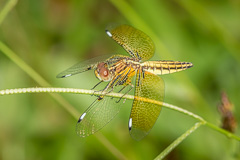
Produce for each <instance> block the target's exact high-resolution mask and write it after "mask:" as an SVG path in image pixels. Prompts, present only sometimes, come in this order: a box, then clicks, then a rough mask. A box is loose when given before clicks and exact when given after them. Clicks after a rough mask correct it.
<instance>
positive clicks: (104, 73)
mask: <svg viewBox="0 0 240 160" xmlns="http://www.w3.org/2000/svg"><path fill="white" fill-rule="evenodd" d="M99 74H100V75H101V77H108V75H109V70H108V69H107V68H101V69H100V72H99Z"/></svg>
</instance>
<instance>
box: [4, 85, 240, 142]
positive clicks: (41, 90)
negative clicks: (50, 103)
mask: <svg viewBox="0 0 240 160" xmlns="http://www.w3.org/2000/svg"><path fill="white" fill-rule="evenodd" d="M21 93H73V94H87V95H96V96H98V95H101V94H104V93H105V92H96V91H94V90H87V89H77V88H17V89H6V90H0V95H10V94H21ZM106 96H110V97H117V98H121V97H122V98H125V99H130V100H133V99H134V98H135V99H138V98H139V99H141V101H144V102H148V103H154V104H157V105H160V106H163V107H166V108H169V109H172V110H175V111H178V112H180V113H183V114H185V115H188V116H190V117H192V118H194V119H196V120H198V121H200V122H201V123H203V124H204V125H206V126H208V127H210V128H212V129H213V130H216V131H218V132H220V133H222V134H224V135H226V136H227V137H229V138H233V139H236V140H238V141H240V137H239V136H236V135H234V134H232V133H230V132H228V131H226V130H224V129H222V128H219V127H218V126H216V125H214V124H212V123H209V122H207V121H206V120H205V119H203V118H202V117H200V116H198V115H196V114H194V113H192V112H189V111H187V110H185V109H183V108H180V107H177V106H174V105H172V104H168V103H163V102H160V101H156V100H152V99H148V98H144V97H136V96H135V97H134V96H132V95H123V94H121V93H108V94H107V95H106Z"/></svg>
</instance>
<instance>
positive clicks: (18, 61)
mask: <svg viewBox="0 0 240 160" xmlns="http://www.w3.org/2000/svg"><path fill="white" fill-rule="evenodd" d="M0 51H2V52H3V53H4V54H5V55H6V56H7V57H9V59H11V60H12V61H13V62H14V63H15V64H17V65H18V66H19V67H20V68H21V69H22V70H23V71H24V72H26V73H27V74H28V75H29V77H31V78H32V79H34V80H35V81H36V82H37V83H38V84H39V85H40V86H50V84H49V83H48V82H47V81H46V80H45V79H44V78H42V76H41V75H39V74H38V73H37V72H36V71H35V70H34V69H32V68H31V67H30V66H29V65H27V64H26V63H25V62H24V61H23V60H22V59H21V58H20V57H18V56H17V55H16V54H15V53H14V52H13V51H12V50H11V49H9V48H8V47H7V46H6V45H5V44H3V43H2V42H1V41H0ZM46 92H47V93H51V92H48V91H46ZM26 93H28V91H26ZM0 95H1V94H0ZM50 96H52V97H53V98H54V99H55V100H56V102H57V103H59V104H60V105H61V106H62V107H63V108H64V109H66V110H67V112H69V113H70V114H71V115H72V116H73V117H74V118H75V119H78V118H79V117H78V116H79V115H80V114H79V112H78V111H77V110H76V109H75V108H74V107H73V106H72V105H71V104H70V103H69V102H68V101H66V100H65V99H64V98H63V97H62V96H61V95H58V94H50ZM98 138H101V137H98ZM99 141H100V142H103V145H104V146H105V147H106V148H107V149H108V150H109V151H110V152H111V153H112V154H113V155H114V156H115V157H116V158H117V159H121V157H124V155H123V154H122V153H121V152H120V151H118V154H115V153H116V150H118V149H117V148H116V147H114V146H113V145H112V146H111V147H109V145H108V143H110V142H108V143H105V142H106V141H107V139H106V140H99ZM119 154H121V155H122V156H121V157H118V156H119Z"/></svg>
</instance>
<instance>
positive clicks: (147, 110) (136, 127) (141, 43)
mask: <svg viewBox="0 0 240 160" xmlns="http://www.w3.org/2000/svg"><path fill="white" fill-rule="evenodd" d="M106 33H107V35H108V36H109V37H110V38H112V39H113V40H114V41H115V42H117V43H118V44H119V45H120V46H122V47H123V48H124V50H125V51H126V52H127V53H128V54H129V55H130V56H124V55H113V56H101V57H95V58H93V59H90V60H87V61H84V62H80V63H77V64H75V65H74V66H72V67H70V68H68V69H67V70H65V71H63V72H61V73H60V74H58V75H57V78H65V77H70V76H73V75H76V74H79V73H82V72H85V71H89V70H94V73H95V76H96V77H97V78H98V79H99V83H98V84H100V83H102V82H108V83H107V85H106V86H105V87H104V88H103V89H102V90H99V91H97V92H99V93H100V96H98V97H97V99H96V100H95V101H94V102H93V103H92V104H91V105H90V106H89V107H88V108H87V109H86V111H85V112H84V113H83V114H82V115H81V116H80V118H79V120H78V122H77V125H76V132H77V134H78V135H79V136H80V137H87V136H89V135H92V134H94V133H96V132H97V131H99V130H100V129H102V128H103V127H104V126H105V125H106V124H108V123H109V122H110V121H111V120H112V119H113V118H114V117H115V116H116V115H117V114H118V113H119V111H120V109H121V108H122V105H123V103H124V102H125V100H126V99H124V95H126V94H128V93H129V92H130V91H132V90H134V100H133V102H132V108H131V114H130V118H129V122H128V128H129V132H130V135H131V137H132V138H133V139H135V140H137V141H139V140H141V139H142V138H144V137H145V136H146V135H148V134H149V132H150V130H151V129H152V127H153V126H154V124H155V122H156V120H157V119H158V117H159V114H160V112H161V109H162V104H163V100H164V81H163V79H162V78H161V77H160V76H158V75H164V74H170V73H174V72H179V71H183V70H186V69H188V68H191V67H192V66H193V64H192V63H191V62H180V61H172V60H158V61H148V60H149V59H150V58H151V57H152V56H153V55H154V52H155V46H154V43H153V41H152V40H151V38H150V37H149V36H148V35H147V34H145V33H144V32H142V31H140V30H138V29H136V28H134V27H132V26H129V25H117V26H111V27H108V28H107V29H106ZM98 84H97V85H95V86H94V88H95V87H96V86H98ZM112 92H117V93H122V94H123V96H122V97H121V98H116V97H111V96H107V95H108V94H109V93H112ZM144 98H145V99H151V100H155V101H158V102H159V103H158V104H155V103H151V102H150V101H149V102H148V101H144Z"/></svg>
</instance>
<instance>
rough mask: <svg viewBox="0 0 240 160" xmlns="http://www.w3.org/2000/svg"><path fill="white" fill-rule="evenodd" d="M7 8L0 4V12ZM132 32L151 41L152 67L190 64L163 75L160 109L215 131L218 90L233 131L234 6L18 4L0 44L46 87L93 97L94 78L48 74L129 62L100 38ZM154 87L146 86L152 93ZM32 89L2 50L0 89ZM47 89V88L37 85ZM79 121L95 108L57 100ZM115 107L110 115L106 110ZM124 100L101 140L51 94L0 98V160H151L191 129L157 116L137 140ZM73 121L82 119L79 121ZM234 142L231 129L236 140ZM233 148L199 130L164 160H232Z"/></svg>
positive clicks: (238, 52) (238, 88) (238, 38)
mask: <svg viewBox="0 0 240 160" xmlns="http://www.w3.org/2000/svg"><path fill="white" fill-rule="evenodd" d="M7 2H8V1H7V0H0V11H1V10H2V9H3V8H4V6H5V4H6V3H7ZM111 23H118V24H130V25H132V26H134V27H136V28H138V29H140V30H142V31H144V32H145V33H146V34H148V35H149V36H150V37H152V39H153V41H154V43H155V45H156V53H155V56H154V57H153V58H152V60H178V61H187V62H192V63H193V64H194V67H193V68H191V69H189V70H186V71H184V72H179V73H174V74H171V75H164V76H162V78H163V79H164V81H165V102H167V103H171V104H174V105H177V106H179V107H182V108H184V109H187V110H189V111H191V112H193V113H196V114H198V115H200V116H202V117H203V118H205V119H206V120H207V121H209V122H211V123H213V124H216V125H221V116H220V114H219V113H218V110H217V106H218V105H219V104H220V102H221V92H222V91H225V92H226V94H227V95H228V97H229V99H230V101H231V102H232V103H233V104H234V106H235V108H234V110H233V113H234V115H235V118H236V120H237V121H238V122H240V116H239V115H240V114H239V113H240V107H239V106H240V101H239V97H240V71H239V68H240V2H239V1H237V0H219V1H213V0H212V1H209V0H203V1H194V0H192V1H188V0H181V1H179V0H151V1H146V0H130V1H126V0H109V1H104V0H102V1H99V0H88V1H87V0H41V1H38V0H20V1H19V2H18V3H17V4H16V6H15V7H14V8H13V10H11V12H10V13H9V14H8V15H7V17H5V20H4V21H3V22H2V24H1V26H0V40H1V42H3V43H4V44H5V45H7V46H8V47H9V48H10V49H11V50H13V52H14V53H16V54H17V56H19V57H20V58H21V59H22V60H23V61H24V62H25V63H27V64H28V65H29V66H31V67H32V68H33V69H34V70H35V71H36V72H37V73H39V74H40V75H41V76H42V77H43V78H44V79H46V80H47V81H48V82H49V83H50V84H51V86H53V87H73V88H82V89H91V87H93V86H94V85H95V84H96V83H97V82H98V80H97V79H96V78H95V76H94V74H93V71H89V72H86V73H82V74H79V75H76V76H73V77H71V78H66V79H57V78H56V75H57V74H58V73H59V72H61V71H63V70H65V69H66V68H68V67H70V66H71V65H73V64H75V63H77V62H80V61H82V60H86V59H89V58H92V57H95V56H99V55H104V54H112V53H113V54H115V53H118V54H124V55H127V53H126V52H125V51H124V50H123V49H122V48H121V47H120V46H118V45H117V44H116V43H115V42H114V41H113V40H112V39H110V38H109V37H107V35H106V34H105V32H104V30H105V27H106V26H107V25H108V24H111ZM153 85H154V84H153ZM36 86H40V84H39V83H37V82H36V81H35V80H34V79H33V78H32V77H31V76H29V75H28V74H26V72H25V71H24V70H22V69H21V68H20V67H19V66H18V65H17V64H16V63H14V62H13V61H11V60H10V59H9V58H8V57H7V56H6V55H5V54H3V52H2V51H0V89H8V88H24V87H36ZM44 87H47V86H44ZM61 96H62V97H63V98H64V99H66V100H67V101H68V102H69V104H71V105H72V106H73V107H74V108H75V109H76V110H77V111H78V112H79V113H83V111H84V110H85V109H86V108H87V107H88V106H89V105H90V104H91V103H92V101H93V100H94V99H95V98H94V97H91V96H89V95H74V94H61ZM113 107H114V106H113ZM130 110H131V101H127V103H126V105H124V107H123V108H122V110H121V112H120V113H119V115H118V116H117V117H116V118H115V119H114V120H113V121H112V122H111V123H109V124H108V125H107V126H106V127H104V128H103V129H102V130H101V131H100V132H99V133H97V134H96V136H95V135H93V136H90V137H89V138H87V139H81V138H79V137H78V136H77V135H76V133H75V125H76V122H77V119H76V118H75V117H73V115H72V114H70V112H68V111H67V110H66V109H64V108H63V107H62V106H61V105H60V104H59V103H58V102H57V101H56V100H54V99H53V98H52V97H51V96H50V95H49V94H46V93H42V94H21V95H9V96H1V97H0V159H2V160H10V159H19V160H23V159H59V160H64V159H72V160H73V159H154V158H155V157H156V156H157V155H158V154H160V153H161V151H163V150H164V149H165V148H166V147H167V146H168V145H169V144H171V143H172V142H173V141H174V140H175V139H176V138H178V137H179V136H180V135H181V134H183V133H184V132H185V131H186V130H188V129H189V128H191V127H192V126H193V125H194V123H196V120H195V119H193V118H191V117H188V116H186V115H183V114H182V113H179V112H176V111H172V110H169V109H167V108H163V109H162V112H161V115H160V117H159V119H158V121H157V122H156V124H155V126H154V128H153V129H152V131H151V132H150V134H149V135H148V136H146V137H145V138H144V139H143V140H142V141H140V142H136V141H134V140H133V139H131V137H130V135H129V133H128V127H127V126H128V118H129V115H130ZM79 116H80V115H79ZM235 134H237V135H240V130H239V129H238V128H237V129H236V133H235ZM239 151H240V147H239V142H237V141H236V140H233V139H229V138H227V137H226V136H224V135H222V134H220V133H219V132H216V131H214V130H212V129H210V128H208V127H206V126H203V127H200V128H199V129H198V130H197V131H196V132H194V133H193V134H191V135H190V136H189V137H188V138H187V139H185V140H184V141H183V143H181V144H180V145H179V146H177V148H176V149H174V150H173V151H172V152H171V153H170V154H169V155H168V156H167V157H166V159H174V160H178V159H185V160H188V159H193V158H194V159H205V160H207V159H240V153H239Z"/></svg>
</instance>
